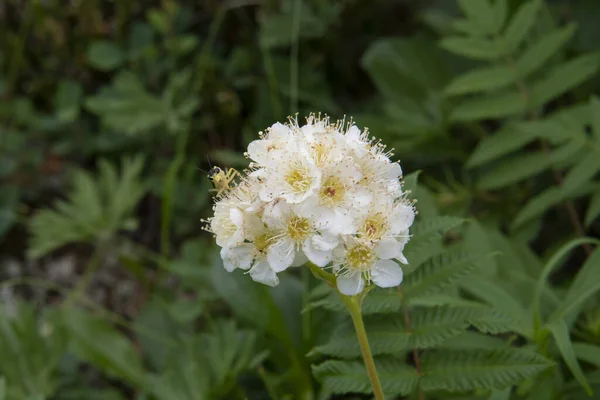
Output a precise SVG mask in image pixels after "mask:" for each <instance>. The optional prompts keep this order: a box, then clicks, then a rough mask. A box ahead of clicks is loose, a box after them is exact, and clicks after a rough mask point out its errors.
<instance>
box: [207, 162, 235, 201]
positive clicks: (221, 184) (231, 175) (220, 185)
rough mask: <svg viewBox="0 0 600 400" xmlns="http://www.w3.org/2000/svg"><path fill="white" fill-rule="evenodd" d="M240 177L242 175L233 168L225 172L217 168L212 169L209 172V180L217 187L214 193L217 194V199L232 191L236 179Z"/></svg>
mask: <svg viewBox="0 0 600 400" xmlns="http://www.w3.org/2000/svg"><path fill="white" fill-rule="evenodd" d="M239 176H240V173H239V172H238V171H237V170H235V169H233V168H227V169H226V170H223V169H221V168H219V167H217V166H214V167H212V168H211V169H210V170H209V171H208V179H210V181H211V182H212V184H213V186H214V187H215V188H214V189H213V191H216V192H217V194H216V195H215V197H220V196H221V195H223V194H224V193H226V192H227V191H228V190H229V189H231V188H232V187H233V186H234V185H235V178H236V177H239Z"/></svg>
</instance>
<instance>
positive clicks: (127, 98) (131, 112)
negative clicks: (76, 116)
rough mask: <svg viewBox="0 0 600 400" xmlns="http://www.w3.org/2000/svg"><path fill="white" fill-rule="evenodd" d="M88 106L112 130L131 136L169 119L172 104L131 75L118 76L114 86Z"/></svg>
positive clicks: (105, 89) (101, 92) (98, 95)
mask: <svg viewBox="0 0 600 400" xmlns="http://www.w3.org/2000/svg"><path fill="white" fill-rule="evenodd" d="M85 105H86V107H87V108H88V109H89V110H90V111H91V112H93V113H94V114H97V115H99V116H100V117H101V118H102V121H103V122H104V123H105V124H106V125H107V126H109V127H110V128H112V129H116V130H120V131H123V132H125V133H129V134H136V133H141V132H146V131H149V130H151V129H154V128H157V127H159V126H160V125H162V124H165V123H166V121H167V119H168V116H169V109H168V104H164V103H163V101H162V100H161V99H160V98H158V97H156V96H154V95H152V94H150V93H149V92H148V91H147V90H146V89H145V88H144V86H143V85H142V83H141V82H140V80H139V78H138V77H137V76H136V75H135V74H133V73H131V72H122V73H120V74H118V75H117V76H116V77H115V78H114V80H113V82H112V84H111V86H109V87H105V88H102V89H101V90H100V92H99V93H98V94H97V95H95V96H91V97H88V98H87V99H86V101H85Z"/></svg>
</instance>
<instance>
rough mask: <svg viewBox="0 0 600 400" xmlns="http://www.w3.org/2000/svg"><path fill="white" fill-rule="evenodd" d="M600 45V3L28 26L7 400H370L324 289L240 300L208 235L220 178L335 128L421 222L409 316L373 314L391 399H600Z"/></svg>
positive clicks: (68, 15) (83, 17)
mask: <svg viewBox="0 0 600 400" xmlns="http://www.w3.org/2000/svg"><path fill="white" fill-rule="evenodd" d="M598 18H600V3H599V2H597V1H596V0H581V1H566V0H554V1H551V0H546V1H542V0H528V1H517V0H456V1H455V0H430V1H416V0H412V1H411V0H407V1H399V2H393V1H383V0H378V1H362V0H347V1H342V2H337V1H333V0H281V1H272V0H271V1H262V2H259V1H256V2H255V1H235V0H231V1H206V2H199V3H193V2H184V1H177V0H163V1H147V2H135V1H130V0H122V1H113V2H111V1H98V0H96V1H86V2H83V1H71V2H60V1H35V0H30V1H26V0H6V1H5V2H3V3H2V4H0V99H1V102H0V186H1V188H0V190H1V191H0V193H2V195H1V196H0V240H2V242H1V243H0V248H1V249H2V253H1V254H2V257H0V262H2V267H1V268H0V279H2V282H1V283H0V298H1V299H2V304H1V305H0V400H4V399H6V400H13V399H15V400H21V399H23V400H25V399H27V400H41V399H58V400H68V399H82V398H85V399H103V400H109V399H110V400H116V399H139V400H142V399H160V400H163V399H175V400H180V399H181V400H187V399H198V400H199V399H278V400H284V399H301V400H309V399H329V398H336V399H337V398H340V399H341V398H344V399H362V398H365V399H366V398H369V393H370V390H371V389H370V385H369V381H368V379H367V376H366V375H365V372H364V368H363V366H362V364H361V362H360V361H358V360H359V355H360V353H359V349H358V342H357V341H356V338H355V336H354V334H353V331H352V329H351V326H350V325H349V319H348V317H347V316H346V315H345V314H344V312H343V308H342V307H341V303H340V301H339V299H338V298H337V297H335V296H334V295H333V294H332V293H331V292H329V291H328V290H327V289H328V288H327V287H325V285H323V284H321V283H317V282H316V281H315V280H314V279H313V278H312V276H309V274H308V271H306V270H303V271H300V270H296V271H293V272H289V273H287V274H285V275H283V276H282V277H281V283H280V285H279V286H277V287H275V288H267V287H265V286H261V285H259V284H255V283H254V282H252V281H251V280H250V279H247V278H248V277H245V276H243V275H242V274H237V273H234V274H229V273H227V272H226V271H225V270H224V269H223V267H222V265H221V264H220V261H219V259H218V255H217V252H216V247H215V246H214V244H213V243H212V240H211V238H210V237H209V236H208V235H206V234H205V233H203V232H202V230H201V226H202V224H201V222H200V219H201V218H206V217H208V216H209V215H210V205H211V198H210V194H209V192H208V189H209V182H208V180H207V179H206V178H205V174H204V173H203V172H202V170H206V169H208V168H209V163H216V164H220V165H224V166H230V167H236V168H239V167H244V166H245V165H246V164H247V160H246V159H245V158H244V157H243V156H242V155H241V153H242V152H243V150H244V148H245V147H246V146H247V144H248V143H249V142H250V141H251V140H253V139H254V138H255V137H256V135H257V133H258V132H259V131H260V130H263V129H264V128H266V127H267V126H270V125H271V124H272V123H274V122H275V121H278V120H279V121H283V120H284V119H285V118H286V116H287V115H294V114H295V113H296V112H298V113H299V116H300V117H301V118H303V117H304V116H306V115H308V113H309V112H313V111H316V112H319V111H321V112H324V113H328V114H329V115H331V116H332V117H334V118H337V117H340V118H341V117H343V116H344V115H353V116H354V120H355V121H356V123H357V124H358V125H359V126H360V127H364V126H368V127H369V128H370V132H372V133H373V134H374V135H376V136H377V137H379V138H381V139H382V140H383V142H384V143H386V144H388V145H390V146H391V147H394V148H395V154H396V157H397V158H398V159H400V160H401V161H402V167H403V169H404V170H405V171H407V176H406V177H405V187H406V189H407V190H411V197H414V198H416V199H417V200H418V203H417V209H418V211H419V217H418V219H417V222H416V223H415V225H414V227H413V229H411V233H412V234H413V237H412V238H411V241H410V242H409V245H408V246H407V249H406V256H407V258H408V259H409V261H410V265H409V266H408V267H407V268H406V271H405V276H406V279H405V282H404V283H403V285H402V286H401V289H402V292H401V293H400V295H399V294H398V292H396V291H388V290H383V289H381V290H375V291H373V292H372V293H370V294H369V297H367V299H366V301H365V304H364V309H363V311H364V313H365V315H366V322H367V331H368V332H369V335H370V340H371V346H372V347H373V351H374V353H375V355H376V356H377V362H378V367H379V370H380V373H381V376H382V379H381V380H382V383H383V386H384V389H385V390H386V392H387V393H388V396H389V398H390V399H391V398H404V397H403V396H407V397H406V398H415V399H416V398H419V399H422V398H425V396H426V398H427V399H448V398H453V399H494V400H500V399H530V400H535V399H573V400H575V399H585V398H590V397H589V396H590V395H589V394H590V393H594V394H593V395H592V396H596V397H598V393H600V301H599V300H598V299H599V297H598V291H599V290H600V250H595V246H596V243H597V242H596V241H595V240H594V239H591V238H589V237H595V236H598V230H599V226H600V225H599V221H598V216H600V183H599V181H598V180H597V175H598V172H599V171H600V153H599V151H600V150H599V149H600V146H599V143H600V142H599V141H600V102H599V100H598V97H597V95H598V93H599V92H600V79H599V78H598V76H599V74H598V71H599V67H600V53H599V51H600V41H598V40H597V39H598V37H599V35H600V27H599V26H598V24H597V20H598ZM416 170H421V173H420V175H419V173H414V174H409V172H411V171H416ZM417 176H418V177H419V183H417ZM584 237H588V238H587V239H585V238H584ZM64 254H74V255H75V256H76V257H75V260H76V261H75V262H74V263H75V265H74V266H73V268H72V270H71V271H70V272H68V273H67V274H66V275H68V277H67V278H68V279H67V281H66V282H65V281H61V280H60V279H58V278H56V277H57V276H59V275H60V274H61V273H60V271H59V265H58V263H57V261H56V259H57V258H58V257H60V256H61V255H64ZM15 260H17V261H16V265H18V266H19V268H18V270H17V271H16V272H15V271H14V268H13V267H10V268H9V265H15V262H14V261H15ZM63 275H64V274H63ZM61 276H62V275H61ZM102 284H104V285H105V286H108V287H109V290H108V293H109V294H105V295H97V293H96V292H95V291H94V288H95V287H97V286H101V285H102ZM127 285H134V288H133V289H131V290H129V289H127V290H125V289H123V290H121V289H120V288H122V287H126V288H127V287H129V286H127ZM120 291H123V293H121V292H120ZM113 295H114V296H117V298H118V302H119V303H122V304H123V308H119V309H116V308H115V307H114V306H111V304H110V302H108V300H107V296H113ZM118 296H121V297H118ZM406 316H410V318H409V320H408V321H411V320H412V323H410V322H407V319H406ZM415 356H420V358H419V359H418V360H419V363H421V364H422V365H420V366H419V368H418V369H417V368H415V367H416V365H415V364H416V359H415ZM421 396H423V397H421ZM594 398H595V397H594Z"/></svg>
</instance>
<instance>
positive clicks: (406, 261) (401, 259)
mask: <svg viewBox="0 0 600 400" xmlns="http://www.w3.org/2000/svg"><path fill="white" fill-rule="evenodd" d="M396 260H398V261H400V262H401V263H402V264H405V265H408V260H407V259H406V257H405V256H404V254H402V253H400V254H399V255H398V257H396Z"/></svg>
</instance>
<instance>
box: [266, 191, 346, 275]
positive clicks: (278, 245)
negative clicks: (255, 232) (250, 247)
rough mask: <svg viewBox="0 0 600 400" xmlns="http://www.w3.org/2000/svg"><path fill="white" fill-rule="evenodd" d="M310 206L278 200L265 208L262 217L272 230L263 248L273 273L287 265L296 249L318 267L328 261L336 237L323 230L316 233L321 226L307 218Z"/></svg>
mask: <svg viewBox="0 0 600 400" xmlns="http://www.w3.org/2000/svg"><path fill="white" fill-rule="evenodd" d="M310 208H311V207H310V203H305V204H302V205H293V204H292V205H290V204H288V203H284V202H278V203H276V204H273V205H272V206H271V207H269V208H267V209H266V210H265V214H264V216H263V220H264V221H265V223H266V224H267V225H268V226H269V228H270V229H272V230H274V231H275V232H276V233H275V235H274V237H273V238H272V244H271V245H270V246H269V249H268V251H267V259H268V261H269V264H270V265H271V267H272V268H273V269H274V270H275V271H276V272H280V271H283V270H285V269H287V268H288V267H289V266H291V265H292V264H293V262H294V259H295V258H296V257H298V252H299V251H302V252H303V253H304V255H305V256H306V258H308V260H309V261H310V262H312V263H313V264H315V265H317V266H319V267H324V266H326V265H327V264H328V263H329V262H330V261H331V258H332V250H333V249H334V248H335V247H336V246H337V245H338V243H339V240H338V238H337V237H336V236H334V235H331V234H329V233H328V232H326V231H323V232H319V229H320V228H321V227H320V226H319V225H318V224H317V223H316V222H315V220H314V219H312V218H311V209H310Z"/></svg>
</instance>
